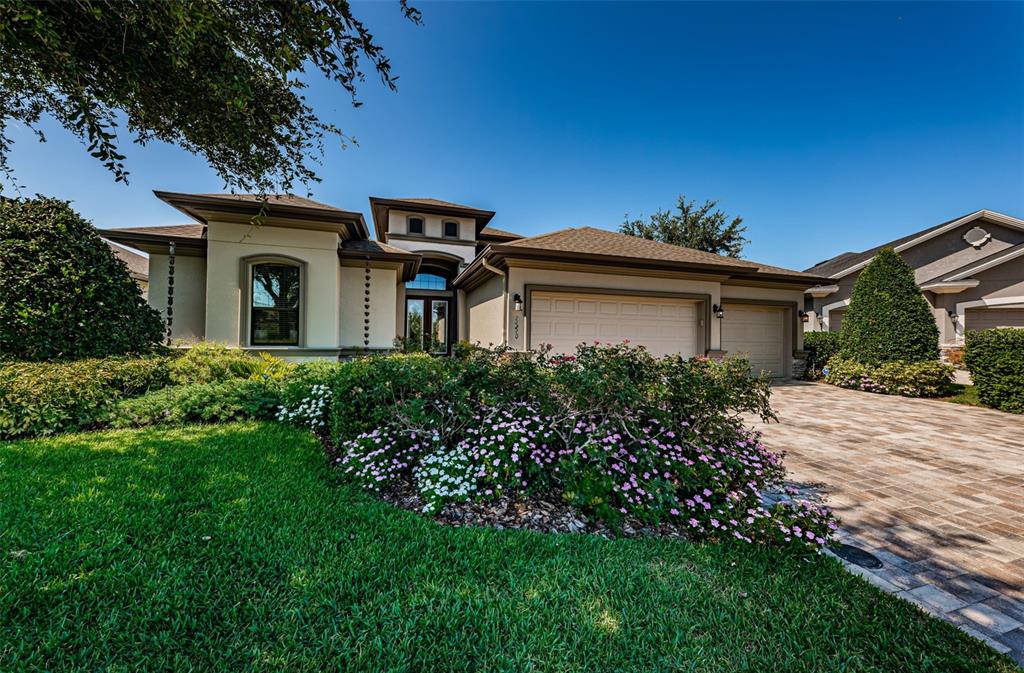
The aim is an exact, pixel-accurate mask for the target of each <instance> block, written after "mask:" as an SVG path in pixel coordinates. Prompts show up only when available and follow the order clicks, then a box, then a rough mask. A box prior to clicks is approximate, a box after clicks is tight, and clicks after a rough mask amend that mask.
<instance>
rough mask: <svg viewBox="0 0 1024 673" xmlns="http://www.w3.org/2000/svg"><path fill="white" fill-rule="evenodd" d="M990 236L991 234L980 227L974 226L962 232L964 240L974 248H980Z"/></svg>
mask: <svg viewBox="0 0 1024 673" xmlns="http://www.w3.org/2000/svg"><path fill="white" fill-rule="evenodd" d="M991 238H992V234H990V233H989V232H987V231H985V230H984V229H982V228H981V227H974V228H973V229H970V230H968V231H967V232H966V233H965V234H964V240H965V241H967V244H968V245H971V246H973V247H975V248H980V247H981V246H983V245H985V244H986V243H988V241H989V239H991Z"/></svg>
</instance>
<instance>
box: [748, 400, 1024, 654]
mask: <svg viewBox="0 0 1024 673" xmlns="http://www.w3.org/2000/svg"><path fill="white" fill-rule="evenodd" d="M772 406H773V408H774V409H775V411H776V413H777V414H778V416H779V421H780V422H779V423H769V424H763V423H760V422H758V423H755V427H757V428H758V429H759V430H761V432H762V433H763V434H764V440H765V444H767V445H768V446H769V447H770V448H772V449H774V450H776V451H784V452H785V453H786V461H785V462H786V467H787V468H788V469H789V474H790V478H791V479H792V480H793V481H794V482H796V485H797V486H800V487H802V488H806V489H808V490H809V491H810V492H812V493H819V494H823V495H824V496H825V498H826V499H827V501H828V504H830V505H831V506H832V507H833V509H834V510H835V512H836V514H837V515H838V516H839V517H840V519H841V520H842V528H841V533H842V537H843V538H844V541H847V542H849V543H850V544H854V545H856V546H858V547H861V548H865V549H867V550H868V551H871V552H872V553H874V554H875V555H876V556H878V557H879V558H880V559H881V560H882V562H883V564H884V565H883V567H882V568H881V569H880V570H874V571H870V572H869V573H865V572H862V570H863V569H861V572H859V574H861V575H865V574H868V575H870V577H868V578H867V579H869V581H872V582H873V583H875V584H876V585H878V586H880V587H882V588H883V589H885V590H887V591H891V592H894V593H897V594H898V595H900V596H902V597H904V598H906V599H907V600H910V601H912V602H914V603H916V604H918V605H920V606H921V607H923V608H925V609H927V610H929V611H931V612H933V613H936V614H938V615H940V616H942V617H943V618H945V619H947V620H949V621H951V622H954V623H956V624H957V625H959V626H961V627H962V628H964V630H965V631H967V632H968V633H971V634H972V635H975V636H976V637H981V638H983V639H985V640H986V642H989V644H991V645H992V646H993V647H995V648H996V649H999V650H1001V651H1004V652H1009V653H1010V654H1011V656H1013V657H1015V658H1016V659H1017V661H1018V662H1019V663H1022V664H1024V417H1021V416H1014V415H1011V414H1004V413H1001V412H998V411H993V410H990V409H981V408H977V407H967V406H963V405H957V404H951V403H948V402H941V401H937V400H915V399H907V398H902V397H890V396H884V395H875V394H872V393H864V392H859V391H852V390H843V389H841V388H836V387H834V386H829V385H826V384H821V383H816V384H812V383H793V384H787V385H780V386H777V387H775V388H774V392H773V395H772Z"/></svg>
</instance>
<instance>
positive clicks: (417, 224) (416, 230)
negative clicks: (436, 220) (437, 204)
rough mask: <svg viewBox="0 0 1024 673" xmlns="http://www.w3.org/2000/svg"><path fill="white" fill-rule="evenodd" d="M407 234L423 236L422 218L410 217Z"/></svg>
mask: <svg viewBox="0 0 1024 673" xmlns="http://www.w3.org/2000/svg"><path fill="white" fill-rule="evenodd" d="M408 223H409V233H410V234H421V235H422V234H423V218H422V217H410V218H409V220H408Z"/></svg>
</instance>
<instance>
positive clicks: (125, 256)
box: [106, 241, 149, 297]
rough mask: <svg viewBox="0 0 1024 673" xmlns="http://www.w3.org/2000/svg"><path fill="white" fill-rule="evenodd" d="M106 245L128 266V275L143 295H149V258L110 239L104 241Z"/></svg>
mask: <svg viewBox="0 0 1024 673" xmlns="http://www.w3.org/2000/svg"><path fill="white" fill-rule="evenodd" d="M106 244H107V247H108V248H110V251H111V252H113V253H114V256H115V257H117V258H118V259H119V260H121V261H122V262H124V264H125V266H127V267H128V275H129V276H131V279H132V280H134V281H135V284H136V285H138V286H139V289H140V290H141V291H142V296H143V297H148V296H149V260H148V259H147V258H146V257H145V256H144V255H140V254H139V253H137V252H135V251H134V250H131V249H129V248H126V247H124V246H123V245H118V244H117V243H113V242H111V241H106Z"/></svg>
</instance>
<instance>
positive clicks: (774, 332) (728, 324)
mask: <svg viewBox="0 0 1024 673" xmlns="http://www.w3.org/2000/svg"><path fill="white" fill-rule="evenodd" d="M723 308H724V309H725V317H724V318H723V319H722V350H724V351H725V352H726V355H742V356H743V357H746V358H747V359H749V360H750V370H751V372H752V373H754V374H760V373H761V372H762V371H767V372H770V373H771V376H772V378H785V377H786V376H787V372H786V330H785V324H786V321H785V316H786V310H785V309H784V308H779V307H777V306H749V305H743V304H724V306H723Z"/></svg>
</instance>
